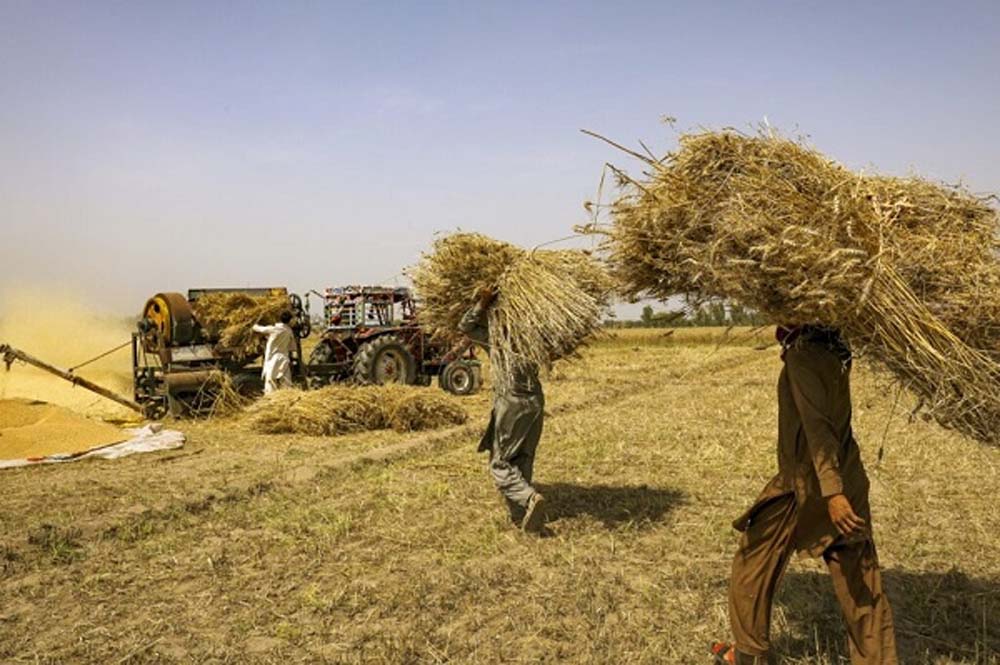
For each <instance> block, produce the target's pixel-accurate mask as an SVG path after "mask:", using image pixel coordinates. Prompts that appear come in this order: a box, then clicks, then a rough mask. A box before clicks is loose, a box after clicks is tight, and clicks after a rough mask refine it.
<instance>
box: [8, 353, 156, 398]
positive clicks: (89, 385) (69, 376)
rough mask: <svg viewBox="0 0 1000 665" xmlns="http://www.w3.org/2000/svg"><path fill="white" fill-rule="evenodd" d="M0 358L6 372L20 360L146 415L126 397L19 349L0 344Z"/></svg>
mask: <svg viewBox="0 0 1000 665" xmlns="http://www.w3.org/2000/svg"><path fill="white" fill-rule="evenodd" d="M0 356H3V362H4V364H5V365H6V366H7V371H8V372H9V371H10V366H11V365H12V364H14V361H15V360H20V361H21V362H24V363H27V364H29V365H33V366H35V367H37V368H38V369H42V370H45V371H46V372H48V373H49V374H55V375H56V376H58V377H59V378H60V379H64V380H66V381H69V382H70V383H72V384H73V385H74V386H80V387H81V388H86V389H87V390H89V391H91V392H94V393H97V394H98V395H100V396H101V397H104V398H106V399H109V400H111V401H112V402H117V403H119V404H121V405H122V406H127V407H128V408H130V409H132V410H133V411H136V412H138V413H140V414H142V415H146V414H145V409H143V408H142V405H140V404H137V403H135V402H133V401H132V400H130V399H128V398H126V397H122V396H121V395H119V394H117V393H113V392H111V391H110V390H108V389H107V388H102V387H101V386H99V385H97V384H96V383H94V382H93V381H88V380H87V379H85V378H83V377H81V376H77V375H76V374H73V373H72V372H69V371H67V370H64V369H59V368H58V367H55V366H54V365H50V364H48V363H47V362H45V361H44V360H39V359H38V358H35V357H34V356H32V355H29V354H27V353H25V352H24V351H21V350H20V349H15V348H14V347H12V346H10V345H8V344H0Z"/></svg>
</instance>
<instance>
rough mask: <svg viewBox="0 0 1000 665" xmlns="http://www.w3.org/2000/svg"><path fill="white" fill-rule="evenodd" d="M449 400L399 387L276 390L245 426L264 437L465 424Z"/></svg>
mask: <svg viewBox="0 0 1000 665" xmlns="http://www.w3.org/2000/svg"><path fill="white" fill-rule="evenodd" d="M465 418H466V412H465V410H464V409H463V408H462V407H461V406H459V405H458V404H456V403H455V402H454V400H453V399H449V398H447V397H445V396H443V395H441V396H436V395H431V394H429V393H428V392H427V390H426V389H425V388H419V387H414V386H401V385H395V384H390V385H385V386H352V385H335V386H326V387H324V388H320V389H318V390H311V391H304V390H297V389H287V390H277V391H275V392H273V393H270V394H268V395H266V396H264V397H263V398H261V399H260V400H258V401H256V402H255V403H253V404H252V405H250V406H249V407H248V408H247V410H246V414H245V420H246V422H247V424H248V425H249V427H250V428H251V429H252V430H254V431H257V432H260V433H262V434H308V435H311V436H336V435H340V434H349V433H352V432H364V431H370V430H381V429H388V428H390V427H392V428H393V429H397V430H398V431H412V430H421V429H436V428H439V427H443V426H445V425H449V424H457V423H460V422H464V421H465Z"/></svg>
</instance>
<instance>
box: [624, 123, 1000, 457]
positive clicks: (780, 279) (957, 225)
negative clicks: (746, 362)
mask: <svg viewBox="0 0 1000 665" xmlns="http://www.w3.org/2000/svg"><path fill="white" fill-rule="evenodd" d="M647 165H648V166H649V169H650V172H649V175H648V177H647V178H646V179H645V180H643V181H642V182H638V181H633V180H630V179H628V178H627V177H625V176H622V185H623V188H624V190H623V193H622V195H621V197H620V198H619V200H618V201H617V202H616V203H615V204H614V206H613V210H612V212H613V219H614V224H613V226H612V227H611V228H610V229H609V230H608V231H607V233H608V234H609V239H610V242H609V245H608V246H609V249H610V260H611V263H612V265H613V268H614V272H615V274H616V275H617V276H618V278H619V279H620V281H621V283H622V284H623V288H624V290H625V291H626V292H627V293H628V294H630V295H653V296H658V297H663V298H666V297H669V296H672V295H676V294H687V295H689V296H691V297H693V298H695V299H702V298H729V299H733V300H736V301H739V302H741V303H743V304H745V305H748V306H750V307H752V308H755V309H758V310H760V311H761V312H762V313H764V314H765V315H767V316H769V317H771V318H772V320H773V321H775V322H777V323H784V324H802V323H813V324H820V325H828V326H834V327H837V328H841V329H842V331H843V332H844V333H845V334H846V336H847V337H848V338H849V340H850V342H851V343H852V344H853V345H854V347H855V348H856V350H858V351H860V352H862V353H864V354H867V355H868V356H869V357H871V358H873V359H875V360H876V361H878V362H879V363H880V364H881V365H882V366H884V367H885V368H887V369H888V370H889V371H890V372H891V373H892V374H893V375H894V376H895V377H896V378H897V379H898V380H899V381H900V382H901V383H902V384H903V385H905V386H907V387H908V388H910V389H911V390H913V391H914V393H916V394H917V395H918V396H919V397H920V398H921V400H922V402H923V405H924V407H925V408H926V411H927V412H928V413H929V414H931V415H932V416H933V417H934V418H935V419H936V420H937V421H938V422H939V423H941V424H942V425H944V426H945V427H953V428H955V429H958V430H959V431H961V432H963V433H964V434H967V435H969V436H972V437H974V438H977V439H979V440H980V441H986V442H989V443H998V442H1000V392H998V391H997V390H996V386H997V383H998V381H1000V353H998V352H1000V342H998V341H997V340H998V339H1000V336H998V335H997V334H996V332H997V323H996V322H997V321H998V320H1000V318H997V316H998V314H1000V289H997V288H996V287H997V285H998V284H1000V263H998V260H997V247H998V245H997V232H998V228H1000V227H998V221H997V214H996V211H995V210H994V209H993V208H992V207H991V206H990V205H989V203H988V201H985V200H982V199H979V198H976V197H974V196H972V195H971V194H969V193H968V192H966V191H964V190H960V189H955V188H948V187H944V186H939V185H935V184H932V183H929V182H926V181H923V180H920V179H917V178H909V179H900V178H887V177H869V176H863V175H859V174H855V173H852V172H851V171H849V170H847V169H845V168H844V167H842V166H840V165H838V164H836V163H834V162H831V161H830V160H829V159H827V158H826V157H824V156H823V155H821V154H820V153H818V152H816V151H815V150H812V149H810V148H808V147H806V146H804V145H802V144H800V143H796V142H793V141H790V140H786V139H783V138H779V137H776V136H773V135H771V134H763V133H762V134H761V135H758V136H745V135H742V134H739V133H736V132H733V131H723V132H705V133H700V134H692V135H687V136H683V137H681V140H680V147H679V149H678V150H677V151H676V152H674V153H672V154H670V155H668V156H667V157H666V158H664V159H663V160H660V161H656V160H651V159H650V160H648V162H647Z"/></svg>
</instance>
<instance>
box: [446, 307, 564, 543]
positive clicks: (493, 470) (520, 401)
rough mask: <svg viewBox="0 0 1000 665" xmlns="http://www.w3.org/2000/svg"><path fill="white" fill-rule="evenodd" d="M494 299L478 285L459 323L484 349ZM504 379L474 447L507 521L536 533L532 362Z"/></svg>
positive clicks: (539, 409)
mask: <svg viewBox="0 0 1000 665" xmlns="http://www.w3.org/2000/svg"><path fill="white" fill-rule="evenodd" d="M495 300H496V292H495V291H493V290H491V289H484V290H483V291H481V292H480V293H479V299H478V302H477V303H476V304H475V305H474V306H473V307H472V308H470V309H469V311H467V312H466V313H465V316H464V317H462V322H461V323H460V324H459V328H460V329H461V331H462V332H464V333H465V334H466V335H468V337H469V339H471V340H472V341H473V342H475V343H477V344H479V345H480V346H483V347H485V348H489V343H490V339H489V326H488V325H487V313H488V312H489V308H490V307H491V306H492V305H493V303H494V301H495ZM506 383H507V385H509V386H510V387H509V388H506V389H498V390H496V391H495V393H494V396H493V412H492V413H491V414H490V423H489V426H488V427H487V428H486V433H485V434H484V435H483V438H482V440H481V441H480V443H479V451H480V452H484V451H489V453H490V463H489V469H490V475H491V476H492V477H493V482H494V483H495V484H496V487H497V489H498V490H499V491H500V494H501V495H503V497H504V499H505V500H506V502H507V507H508V509H509V510H510V517H511V520H513V521H514V523H515V524H520V525H521V528H522V529H523V530H524V531H525V532H528V533H540V532H541V531H542V530H543V528H544V525H545V515H544V511H543V510H542V502H543V499H542V495H541V494H539V493H538V491H537V490H535V488H534V487H532V485H531V477H532V471H533V468H534V464H535V450H536V449H537V448H538V441H539V440H540V439H541V438H542V415H543V411H544V409H545V395H543V394H542V384H541V383H540V382H539V380H538V367H537V366H535V365H534V364H530V365H523V366H518V367H517V369H515V370H514V372H513V375H512V376H511V377H510V381H508V382H506Z"/></svg>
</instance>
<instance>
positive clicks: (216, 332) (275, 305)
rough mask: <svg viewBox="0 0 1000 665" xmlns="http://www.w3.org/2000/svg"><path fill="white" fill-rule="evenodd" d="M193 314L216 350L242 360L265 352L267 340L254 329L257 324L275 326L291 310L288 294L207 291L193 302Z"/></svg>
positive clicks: (246, 360) (245, 360)
mask: <svg viewBox="0 0 1000 665" xmlns="http://www.w3.org/2000/svg"><path fill="white" fill-rule="evenodd" d="M193 309H194V315H195V318H197V319H198V323H199V324H200V325H201V328H202V330H203V331H204V332H205V335H206V336H207V337H208V338H209V339H211V340H214V341H215V345H216V349H217V350H218V351H219V352H222V353H226V354H228V355H230V356H232V357H233V359H234V360H237V361H239V362H248V361H250V360H253V359H254V358H256V357H258V356H259V355H261V354H262V353H264V346H265V344H266V343H267V340H266V339H265V338H264V336H262V335H258V334H256V333H254V332H253V326H254V325H255V324H261V325H273V324H275V323H277V322H278V321H279V320H280V319H279V317H280V316H281V313H282V312H283V311H285V310H287V309H288V296H285V295H267V296H252V295H248V294H246V293H206V294H205V295H203V296H201V297H200V298H198V299H197V300H196V301H194V303H193Z"/></svg>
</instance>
